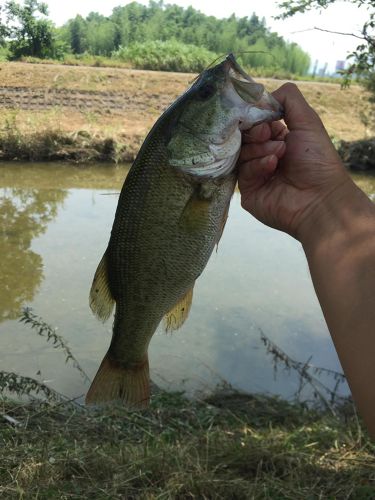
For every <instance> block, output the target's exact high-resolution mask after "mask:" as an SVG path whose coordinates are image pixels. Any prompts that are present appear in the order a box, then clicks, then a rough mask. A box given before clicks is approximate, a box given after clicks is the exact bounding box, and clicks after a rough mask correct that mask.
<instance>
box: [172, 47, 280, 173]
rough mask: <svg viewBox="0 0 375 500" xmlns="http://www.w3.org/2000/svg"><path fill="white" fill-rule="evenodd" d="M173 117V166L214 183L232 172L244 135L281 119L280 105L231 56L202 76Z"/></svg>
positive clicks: (188, 92) (174, 111)
mask: <svg viewBox="0 0 375 500" xmlns="http://www.w3.org/2000/svg"><path fill="white" fill-rule="evenodd" d="M173 113H174V115H175V119H174V121H173V127H171V129H170V134H169V142H168V145H167V152H168V160H169V164H170V165H171V166H173V167H176V168H179V169H180V170H181V171H182V172H184V173H187V174H190V175H193V176H197V177H211V178H215V177H222V176H225V175H228V174H230V173H231V172H233V170H234V168H235V165H236V162H237V159H238V156H239V152H240V148H241V130H245V129H249V128H251V127H253V126H254V125H257V124H259V123H262V122H266V121H273V120H279V119H281V118H282V117H283V109H282V107H281V105H280V104H279V102H278V101H277V100H276V99H275V98H274V97H273V96H272V95H271V94H269V93H268V92H267V91H266V90H265V88H264V86H263V85H262V84H260V83H257V82H255V81H254V80H253V79H252V78H251V77H250V76H249V75H248V74H247V73H246V72H245V71H244V70H243V69H242V68H241V67H240V66H239V64H238V63H237V61H236V60H235V58H234V56H233V54H229V55H228V56H227V57H226V58H225V60H224V61H222V62H221V63H219V64H217V65H216V66H214V67H212V68H209V69H207V70H205V71H203V72H202V74H201V75H199V77H198V78H197V80H196V81H195V82H194V84H193V85H192V86H191V87H190V89H189V90H188V91H187V92H186V93H185V94H184V95H183V96H182V97H181V98H180V99H179V100H178V101H177V102H176V105H175V108H174V110H173Z"/></svg>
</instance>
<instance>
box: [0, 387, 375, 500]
mask: <svg viewBox="0 0 375 500" xmlns="http://www.w3.org/2000/svg"><path fill="white" fill-rule="evenodd" d="M0 413H1V414H2V415H6V416H7V417H12V418H14V419H15V420H16V422H13V423H11V422H10V421H9V419H8V420H7V419H4V417H3V420H2V421H1V420H0V439H1V441H2V446H1V448H0V464H1V465H0V494H1V496H2V498H75V499H78V498H103V499H107V498H127V499H135V498H137V499H138V498H144V499H160V498H166V499H168V498H176V499H179V498H180V499H185V498H208V499H211V498H212V499H213V498H215V499H228V498H237V499H250V498H251V499H253V498H259V499H267V498H269V499H275V498H280V499H281V498H283V499H297V498H301V499H302V498H305V497H307V498H337V499H340V498H356V499H365V498H368V499H369V498H373V492H374V487H375V483H374V482H375V459H374V455H373V453H374V451H375V449H374V446H373V445H372V444H371V443H370V441H369V440H368V439H367V438H366V437H365V436H364V434H363V433H362V430H361V427H360V425H359V423H358V421H357V419H356V417H355V415H353V413H352V412H350V411H349V412H345V411H343V412H342V416H341V420H336V419H333V418H332V417H329V416H327V415H324V414H320V413H318V412H314V411H312V410H307V409H306V408H304V407H303V406H300V405H293V404H289V403H286V402H283V401H280V400H278V399H273V398H266V397H261V396H259V397H255V396H246V395H240V394H218V395H216V396H213V397H212V398H211V399H210V400H208V401H204V402H190V401H187V400H186V399H185V398H183V397H182V396H181V395H179V394H165V393H160V394H159V395H158V396H155V397H154V399H153V401H152V405H151V408H150V410H148V411H144V412H139V413H129V412H127V411H125V410H124V409H123V408H120V407H116V406H109V407H107V408H105V409H104V410H103V409H102V410H87V409H84V408H81V407H79V406H74V405H69V404H57V403H54V404H40V403H38V404H36V403H34V404H32V405H30V404H29V405H25V404H23V405H22V404H20V403H18V404H17V403H11V402H9V401H4V402H3V403H2V405H1V407H0Z"/></svg>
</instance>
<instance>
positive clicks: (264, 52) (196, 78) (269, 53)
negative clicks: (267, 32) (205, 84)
mask: <svg viewBox="0 0 375 500" xmlns="http://www.w3.org/2000/svg"><path fill="white" fill-rule="evenodd" d="M231 54H233V56H235V57H237V56H241V55H242V54H265V55H267V56H271V57H272V59H273V60H274V61H276V57H275V55H274V54H272V53H271V52H267V51H266V50H241V51H239V52H231ZM227 56H228V53H225V54H221V55H220V56H218V57H216V58H215V59H214V60H213V61H211V62H210V64H209V65H208V66H206V67H205V68H204V69H203V70H202V71H201V72H200V73H199V74H198V75H197V76H196V77H195V78H194V79H193V80H190V81H189V85H192V84H193V83H195V82H196V81H197V80H199V78H200V77H201V76H202V74H203V73H204V72H205V71H207V70H208V69H210V68H211V67H212V66H213V65H214V64H215V63H216V62H217V61H219V59H222V58H224V57H227Z"/></svg>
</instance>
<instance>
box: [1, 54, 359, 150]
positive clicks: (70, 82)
mask: <svg viewBox="0 0 375 500" xmlns="http://www.w3.org/2000/svg"><path fill="white" fill-rule="evenodd" d="M0 75H1V82H2V86H3V87H7V88H14V87H21V88H22V89H23V91H25V92H29V93H30V96H32V95H33V92H34V93H35V92H36V91H37V90H38V89H39V90H40V89H42V90H44V91H45V92H53V91H62V90H64V89H67V90H69V91H75V92H91V93H94V94H95V93H96V94H95V95H94V96H92V95H86V94H85V95H83V96H82V99H81V101H82V103H85V102H88V101H89V100H90V99H91V100H92V98H93V97H98V95H99V97H100V98H103V99H104V98H105V99H109V98H110V97H111V95H112V96H117V98H121V99H122V101H121V102H122V103H123V106H124V109H116V105H114V106H110V105H106V104H104V105H103V104H100V102H99V104H96V105H95V102H94V104H92V103H91V104H90V106H88V107H86V108H85V106H84V105H83V106H82V107H81V108H80V109H72V108H66V107H64V106H55V107H54V108H52V109H45V108H43V106H41V107H40V108H39V109H33V110H27V109H19V110H18V111H17V112H16V115H17V116H16V119H15V121H14V125H15V126H16V127H17V129H18V130H19V132H20V135H22V136H26V135H32V134H33V133H34V132H35V131H38V132H39V133H42V132H43V133H44V132H48V131H51V130H53V131H56V130H59V131H60V132H62V133H68V134H74V133H77V132H78V131H80V130H84V131H87V132H88V133H89V135H90V136H92V137H94V138H99V139H100V140H104V139H105V138H111V139H114V141H115V142H116V143H118V144H119V146H118V148H121V147H123V146H126V147H127V148H128V149H129V150H130V151H131V152H132V153H131V154H129V155H128V158H125V159H128V160H130V159H132V158H131V157H132V155H134V152H135V151H137V149H138V147H139V145H140V143H141V142H142V141H143V139H144V137H145V135H146V133H147V131H148V130H149V129H150V127H151V126H152V124H153V123H154V121H155V120H156V118H157V117H158V116H159V115H160V113H161V112H162V110H163V109H165V108H166V107H167V105H168V104H169V103H171V102H173V100H174V99H175V98H176V97H177V96H178V95H179V94H181V93H182V92H183V91H184V90H185V89H186V87H187V86H188V85H189V82H191V80H192V78H193V76H194V75H191V74H183V73H164V72H157V71H139V70H131V69H120V68H92V67H84V66H76V67H73V66H62V65H61V66H59V65H48V64H47V65H40V64H27V63H16V62H14V63H1V64H0ZM259 81H261V82H262V83H264V84H265V85H266V87H267V88H268V89H269V90H274V89H276V88H277V87H279V86H280V85H281V83H283V82H282V81H279V80H271V79H269V80H267V79H259ZM298 86H299V88H300V89H301V91H302V92H303V93H304V95H305V96H306V98H307V99H308V101H309V102H310V104H311V105H312V106H313V107H314V108H315V109H316V110H317V111H318V113H319V114H320V115H321V117H322V119H323V121H324V123H325V125H326V127H327V130H328V132H329V133H330V135H331V136H332V137H334V138H335V139H336V140H341V139H343V140H347V141H352V140H357V139H361V138H364V136H365V135H366V129H365V126H364V125H363V124H362V123H361V120H360V113H361V111H363V109H364V108H365V107H366V95H365V92H364V90H363V89H362V88H361V87H359V86H357V85H353V86H352V87H351V88H350V89H347V90H341V89H340V86H339V84H333V83H331V84H330V83H319V82H298ZM58 102H60V101H58ZM9 113H13V114H14V113H15V111H14V110H12V111H5V112H2V113H1V117H0V130H2V131H4V128H5V126H6V123H7V121H9ZM3 135H4V134H3Z"/></svg>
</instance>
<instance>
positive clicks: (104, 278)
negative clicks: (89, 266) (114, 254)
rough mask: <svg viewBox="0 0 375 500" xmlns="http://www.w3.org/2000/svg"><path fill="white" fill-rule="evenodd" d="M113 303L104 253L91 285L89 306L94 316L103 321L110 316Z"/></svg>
mask: <svg viewBox="0 0 375 500" xmlns="http://www.w3.org/2000/svg"><path fill="white" fill-rule="evenodd" d="M114 304H115V300H114V298H113V297H112V294H111V291H110V289H109V283H108V272H107V256H106V253H104V255H103V257H102V259H101V261H100V262H99V265H98V268H97V270H96V272H95V276H94V280H93V282H92V285H91V290H90V307H91V310H92V312H93V313H94V314H95V316H96V317H97V318H98V319H100V320H101V321H103V322H104V321H106V320H107V319H108V318H109V317H110V315H111V313H112V310H113V306H114Z"/></svg>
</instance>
